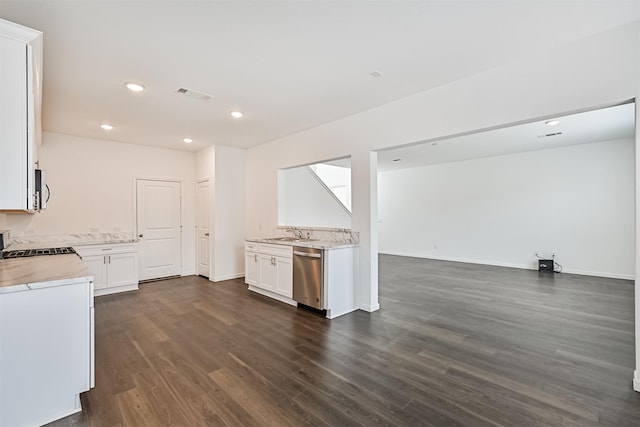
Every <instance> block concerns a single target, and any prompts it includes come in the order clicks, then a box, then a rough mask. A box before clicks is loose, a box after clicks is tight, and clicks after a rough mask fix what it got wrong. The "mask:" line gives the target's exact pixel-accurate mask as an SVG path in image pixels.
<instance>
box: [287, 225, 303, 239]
mask: <svg viewBox="0 0 640 427" xmlns="http://www.w3.org/2000/svg"><path fill="white" fill-rule="evenodd" d="M287 231H290V232H291V233H293V236H294V237H295V238H297V239H303V238H304V234H303V233H302V230H300V229H298V228H296V227H289V228H287Z"/></svg>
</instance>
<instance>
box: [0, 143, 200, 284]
mask: <svg viewBox="0 0 640 427" xmlns="http://www.w3.org/2000/svg"><path fill="white" fill-rule="evenodd" d="M38 160H39V161H40V167H41V168H42V169H44V170H46V171H47V181H48V184H49V186H50V187H51V191H52V195H51V200H50V201H49V203H48V204H47V209H46V210H45V211H43V212H41V213H37V214H10V215H7V225H8V226H9V228H10V229H11V231H12V233H14V235H16V236H18V235H21V234H22V235H23V234H24V233H25V232H27V233H29V234H37V235H51V234H68V233H90V232H92V230H95V229H97V231H98V232H113V231H121V232H129V233H134V232H135V231H136V230H135V218H134V216H133V207H134V203H135V194H134V193H135V191H134V178H135V177H140V178H161V179H178V180H182V195H183V199H182V203H183V206H182V225H183V236H182V274H194V272H195V250H194V246H195V234H194V231H193V230H194V221H195V215H194V209H193V206H194V197H195V191H194V186H193V182H194V179H195V176H194V167H195V155H194V154H193V153H187V152H184V151H176V150H167V149H163V148H153V147H147V146H142V145H133V144H123V143H120V142H113V141H104V140H95V139H88V138H79V137H75V136H69V135H62V134H55V133H47V132H45V133H44V134H43V144H42V147H40V148H39V149H38Z"/></svg>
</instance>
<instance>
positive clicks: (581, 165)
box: [378, 140, 635, 279]
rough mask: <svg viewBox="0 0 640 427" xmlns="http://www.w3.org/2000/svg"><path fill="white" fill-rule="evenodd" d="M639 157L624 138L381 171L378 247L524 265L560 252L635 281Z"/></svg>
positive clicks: (570, 263)
mask: <svg viewBox="0 0 640 427" xmlns="http://www.w3.org/2000/svg"><path fill="white" fill-rule="evenodd" d="M441 144H446V141H442V142H441ZM634 157H635V155H634V141H633V140H618V141H609V142H600V143H591V144H583V145H574V146H570V147H562V148H556V149H549V150H543V151H533V152H528V153H520V154H512V155H505V156H498V157H490V158H484V159H477V160H469V161H461V162H455V163H446V164H440V165H433V166H425V167H420V168H413V169H403V170H398V171H393V172H383V173H380V174H379V176H378V180H379V182H378V188H379V192H378V195H379V198H378V203H379V211H378V212H379V221H380V223H379V224H380V227H379V235H380V240H379V244H380V247H379V248H380V252H382V253H390V254H396V255H408V256H416V257H424V258H435V259H446V260H453V261H463V262H474V263H481V264H492V265H502V266H510V267H519V268H537V258H536V257H535V253H536V252H539V253H540V254H541V255H543V256H549V257H550V256H551V254H552V253H555V254H556V260H557V261H558V262H559V263H560V264H562V266H563V271H565V272H570V273H578V274H588V275H595V276H605V277H616V278H626V279H633V278H634V277H635V262H634V245H635V241H634V221H635V216H634V203H635V200H634V192H635V188H634V182H635V178H634Z"/></svg>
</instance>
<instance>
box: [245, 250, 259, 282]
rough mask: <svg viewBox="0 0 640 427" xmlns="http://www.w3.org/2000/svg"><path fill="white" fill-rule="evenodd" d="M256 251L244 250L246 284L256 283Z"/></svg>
mask: <svg viewBox="0 0 640 427" xmlns="http://www.w3.org/2000/svg"><path fill="white" fill-rule="evenodd" d="M258 263H259V261H258V253H257V252H245V254H244V282H245V283H246V284H247V285H253V286H255V285H257V284H258Z"/></svg>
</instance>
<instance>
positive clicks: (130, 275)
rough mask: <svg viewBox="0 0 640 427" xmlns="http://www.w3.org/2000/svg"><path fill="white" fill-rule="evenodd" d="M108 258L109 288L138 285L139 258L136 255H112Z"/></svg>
mask: <svg viewBox="0 0 640 427" xmlns="http://www.w3.org/2000/svg"><path fill="white" fill-rule="evenodd" d="M106 257H107V264H108V266H109V267H108V269H107V287H109V288H114V287H116V286H124V285H132V284H135V283H138V256H137V254H135V253H124V254H111V255H106Z"/></svg>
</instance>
